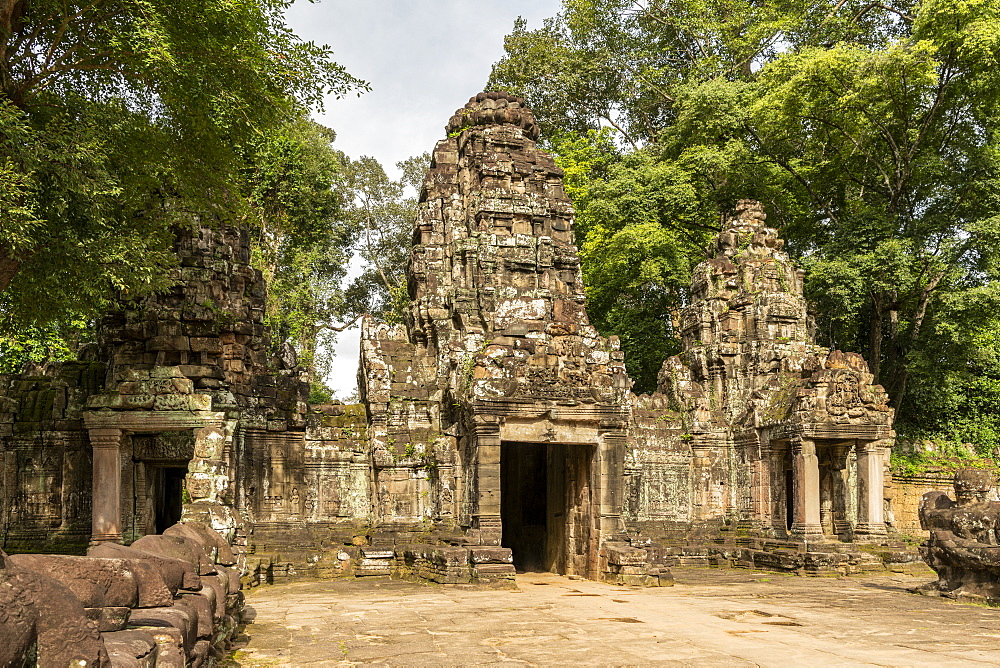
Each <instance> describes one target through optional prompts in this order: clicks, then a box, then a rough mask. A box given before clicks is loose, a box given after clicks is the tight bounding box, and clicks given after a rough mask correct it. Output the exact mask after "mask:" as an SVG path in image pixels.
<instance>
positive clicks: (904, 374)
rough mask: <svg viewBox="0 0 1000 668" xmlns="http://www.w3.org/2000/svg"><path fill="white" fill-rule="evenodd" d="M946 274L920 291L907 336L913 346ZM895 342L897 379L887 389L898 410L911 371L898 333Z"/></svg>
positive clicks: (933, 277) (934, 277) (892, 402)
mask: <svg viewBox="0 0 1000 668" xmlns="http://www.w3.org/2000/svg"><path fill="white" fill-rule="evenodd" d="M944 275H945V272H944V271H939V272H938V273H936V274H934V275H932V276H931V277H930V280H929V281H927V284H926V285H925V286H924V287H923V289H922V290H921V291H920V297H919V298H918V299H917V308H916V311H914V313H913V324H912V325H911V326H910V331H909V334H908V335H907V342H908V343H909V344H910V345H912V344H913V343H914V342H916V340H917V337H919V335H920V330H921V328H922V327H923V325H924V319H925V318H926V317H927V307H928V305H929V304H930V301H931V297H932V296H933V294H934V290H935V289H936V288H937V286H938V284H939V283H940V282H941V279H942V278H944ZM894 338H895V341H893V351H894V353H895V362H896V364H895V365H894V366H895V367H896V368H897V370H896V377H895V379H894V381H895V382H894V383H893V387H892V388H891V389H889V388H886V389H887V390H888V391H889V399H890V403H891V404H892V405H893V406H894V407H895V408H896V409H897V410H898V409H899V408H900V407H901V406H902V404H903V398H904V397H905V396H906V383H907V380H908V379H909V378H908V376H909V370H908V369H907V368H906V352H907V351H906V350H905V349H904V346H903V342H902V341H901V338H902V337H900V336H899V335H898V333H897V335H896V336H895V337H894Z"/></svg>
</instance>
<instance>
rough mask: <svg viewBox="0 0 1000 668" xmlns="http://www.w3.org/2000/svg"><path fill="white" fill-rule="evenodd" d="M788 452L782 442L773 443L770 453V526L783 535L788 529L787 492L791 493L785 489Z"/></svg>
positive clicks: (776, 532) (779, 534)
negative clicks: (786, 514) (786, 518)
mask: <svg viewBox="0 0 1000 668" xmlns="http://www.w3.org/2000/svg"><path fill="white" fill-rule="evenodd" d="M787 453H788V449H787V448H786V447H781V446H780V444H777V445H776V444H774V443H772V444H771V448H770V452H769V453H768V473H769V476H768V484H769V485H770V489H769V501H770V503H769V504H768V512H769V517H770V523H769V526H770V527H771V530H772V531H773V532H774V533H775V535H778V536H783V535H785V532H786V531H788V526H787V525H786V523H785V521H786V520H785V508H786V507H787V504H786V501H785V499H786V497H785V495H786V494H791V493H792V492H791V490H786V489H785V455H786V454H787Z"/></svg>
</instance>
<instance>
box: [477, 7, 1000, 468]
mask: <svg viewBox="0 0 1000 668" xmlns="http://www.w3.org/2000/svg"><path fill="white" fill-rule="evenodd" d="M998 24H1000V2H998V1H997V0H970V1H969V2H962V3H955V2H950V1H947V0H927V1H924V2H920V3H917V2H893V3H886V4H880V5H873V4H870V3H865V2H860V1H859V2H852V1H849V2H840V1H839V0H838V1H837V2H816V1H811V2H805V1H779V2H774V3H757V2H750V1H749V0H746V1H745V0H720V1H719V2H711V3H704V2H700V0H676V1H670V2H667V1H665V0H655V1H653V2H645V3H639V2H633V1H631V0H564V3H563V12H562V13H561V14H560V15H558V16H557V17H555V18H553V19H550V20H548V21H547V22H546V23H545V25H544V26H543V27H542V28H541V29H537V30H528V28H527V26H526V25H525V24H524V23H523V22H520V23H518V24H516V25H515V28H514V31H513V33H511V35H510V36H508V38H507V41H506V51H507V52H506V55H505V56H504V58H503V59H501V60H500V61H499V62H498V63H497V64H496V65H495V66H494V70H493V73H492V76H491V79H490V83H489V86H490V87H491V88H505V89H507V90H510V91H511V92H514V93H517V94H521V95H524V96H525V97H527V99H528V102H529V104H530V105H531V106H532V108H533V110H534V111H535V114H536V116H537V118H538V119H539V120H540V122H541V124H542V125H543V131H544V132H545V133H546V134H547V135H548V136H549V137H551V138H552V139H550V145H551V147H552V148H553V149H554V150H555V151H556V152H557V153H558V154H559V160H560V164H562V165H563V166H564V168H566V169H567V175H568V182H567V191H568V193H569V194H570V196H571V197H572V198H573V200H574V203H575V204H576V206H577V209H578V212H579V225H578V229H577V232H578V242H579V243H580V246H581V249H582V257H583V261H584V276H585V280H586V281H587V289H588V297H589V301H590V309H591V314H592V316H593V319H594V322H595V324H596V325H597V326H598V328H599V329H600V330H601V332H602V333H604V334H618V335H620V336H621V337H622V339H623V342H624V343H625V348H626V356H627V357H626V359H627V360H628V359H629V358H634V357H638V359H637V360H635V361H630V362H629V369H630V372H631V373H632V374H634V375H635V376H636V378H637V380H638V389H648V388H649V387H650V383H651V382H652V380H653V378H654V377H655V373H654V370H655V368H656V366H657V365H658V362H657V361H656V358H657V357H660V356H661V355H664V354H666V353H667V352H669V351H671V350H676V349H677V336H676V331H675V328H674V327H671V323H672V322H676V318H677V314H678V311H679V309H680V307H681V306H683V305H684V304H685V303H686V301H685V300H686V292H685V291H686V283H687V279H688V272H689V270H690V268H691V267H692V266H693V265H694V264H695V263H697V262H698V261H699V260H700V259H701V258H702V253H701V248H702V243H703V241H704V240H705V239H706V237H707V236H708V234H709V233H710V231H711V230H712V228H713V227H718V224H719V222H718V221H719V220H720V216H721V215H722V214H723V213H724V212H725V211H727V210H728V209H729V208H730V207H732V205H733V204H734V202H735V200H736V199H739V198H744V197H749V198H755V199H759V200H761V201H762V202H763V203H764V205H765V208H766V210H767V211H768V216H769V218H768V223H769V224H771V225H773V226H775V227H778V228H779V229H780V231H781V234H782V236H783V237H785V238H786V239H787V241H788V246H787V248H788V250H789V252H790V253H791V254H792V256H793V257H794V258H795V259H796V260H797V261H798V262H799V263H800V264H801V266H803V267H804V268H805V269H806V270H807V272H808V275H807V280H806V286H807V297H808V298H809V299H810V301H811V302H812V303H813V305H814V308H815V311H816V317H817V325H818V333H819V339H820V342H821V343H824V344H827V345H831V346H835V347H839V348H842V349H845V350H853V351H859V352H862V353H863V354H864V355H865V356H866V358H867V359H868V360H869V362H870V364H871V368H872V371H873V373H874V374H875V376H876V378H877V381H878V382H881V383H883V384H884V385H885V386H886V389H887V390H888V391H889V394H890V397H891V401H892V403H893V405H894V406H895V407H896V409H897V425H896V426H897V430H898V431H899V432H900V433H901V434H902V435H904V436H906V437H910V436H913V437H918V436H919V437H923V436H926V435H929V434H930V435H935V436H936V437H941V438H948V439H962V440H966V439H967V440H968V441H969V442H974V443H976V444H977V446H979V447H980V448H985V449H989V448H991V447H995V445H996V442H997V434H998V433H1000V430H998V426H997V425H998V422H997V418H996V415H998V414H1000V410H998V409H1000V403H998V402H997V396H998V395H997V378H998V376H1000V375H998V373H997V362H996V360H997V357H998V354H1000V353H998V351H1000V343H998V341H997V340H996V338H995V337H993V336H989V335H988V333H990V332H993V331H996V330H997V328H998V327H1000V289H998V288H997V280H998V278H1000V276H998V270H1000V261H998V258H1000V216H998V214H997V212H998V211H1000V199H998V195H1000V179H998V176H1000V172H998V161H997V159H998V156H1000V154H998V152H997V150H996V140H997V136H998V135H997V132H998V129H1000V68H998V67H997V64H998V59H1000V36H998V35H1000V33H998V32H997V31H996V30H995V26H996V25H998ZM602 128H604V129H603V130H602ZM612 139H613V141H612ZM622 147H628V148H627V149H624V148H622ZM647 341H653V342H657V341H658V342H659V343H656V344H655V345H652V346H649V347H644V346H643V343H644V342H647ZM643 356H645V358H643ZM661 359H662V358H661Z"/></svg>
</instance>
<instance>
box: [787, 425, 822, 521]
mask: <svg viewBox="0 0 1000 668" xmlns="http://www.w3.org/2000/svg"><path fill="white" fill-rule="evenodd" d="M792 494H793V505H792V509H793V513H792V535H793V536H796V537H798V538H811V539H818V538H822V536H823V527H822V525H821V524H820V521H819V457H817V456H816V443H815V442H814V441H813V440H811V439H807V438H802V439H798V440H795V441H792Z"/></svg>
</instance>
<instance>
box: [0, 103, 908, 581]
mask: <svg viewBox="0 0 1000 668" xmlns="http://www.w3.org/2000/svg"><path fill="white" fill-rule="evenodd" d="M447 133H448V136H447V138H446V139H444V140H442V141H440V142H439V143H438V145H437V147H436V148H435V150H434V153H433V159H432V163H431V168H430V170H429V172H428V174H427V177H426V179H425V181H424V187H423V191H422V193H421V204H420V214H419V219H418V221H417V224H416V227H415V229H414V232H413V248H412V254H411V260H410V264H409V267H408V270H407V272H408V273H407V276H408V287H409V292H410V297H411V300H412V301H411V305H410V308H409V311H408V313H407V314H406V318H405V323H404V324H402V325H398V326H387V325H382V324H376V323H374V322H371V321H367V322H365V323H364V326H363V333H362V351H361V368H360V371H359V381H360V390H361V397H362V402H363V403H362V404H361V405H355V406H343V405H330V406H309V405H308V404H307V403H306V400H307V396H308V395H307V389H308V384H307V382H306V381H307V380H308V375H307V373H306V371H305V370H304V369H302V368H300V367H299V366H298V365H297V363H296V360H295V359H294V354H293V353H292V352H291V351H290V350H288V349H285V350H284V351H283V352H280V353H279V354H273V352H272V351H273V346H272V344H271V340H270V333H269V331H268V328H267V327H266V326H265V325H264V324H263V312H264V311H263V309H264V296H265V289H266V286H265V284H264V282H263V279H262V278H261V275H260V273H259V272H258V271H256V270H254V269H252V268H251V267H250V263H249V238H248V236H247V233H246V232H245V231H239V230H235V229H230V228H227V227H219V228H216V229H207V228H205V229H199V230H194V231H189V232H185V233H183V234H180V235H179V237H178V241H177V246H176V250H177V254H178V257H179V259H180V269H179V270H178V273H177V277H176V278H177V281H176V285H175V287H174V288H173V289H172V290H171V291H169V292H167V293H166V294H161V295H157V296H153V297H148V298H145V299H142V300H138V301H135V302H132V303H131V304H130V305H129V307H128V308H126V309H124V310H122V311H120V312H116V313H112V314H109V315H108V316H107V317H106V318H104V320H103V321H102V322H101V323H100V324H99V330H98V339H99V342H98V344H97V346H96V347H95V348H94V349H92V350H89V351H86V355H84V357H85V360H84V361H80V362H73V363H65V364H61V365H55V366H49V367H46V368H45V369H40V370H37V373H35V374H34V375H29V374H24V375H19V376H6V377H2V378H0V381H2V382H0V458H2V462H3V469H2V487H0V547H2V548H3V549H4V550H5V551H7V552H48V553H53V552H62V553H69V554H78V555H79V554H84V553H85V552H86V551H87V549H88V546H89V545H98V546H100V545H105V546H106V545H109V544H116V543H124V544H131V543H133V542H134V541H136V540H140V539H143V538H142V537H144V536H149V535H153V534H160V533H163V532H164V531H166V530H167V528H168V527H171V526H172V525H174V524H175V523H176V522H178V521H181V522H182V523H187V522H193V521H198V522H202V523H204V524H205V525H207V526H210V527H212V528H214V529H215V530H216V531H217V532H219V533H220V534H221V535H223V536H224V537H225V539H226V542H227V544H229V545H231V546H232V547H233V550H234V553H235V554H236V555H237V556H238V558H239V563H240V567H241V568H242V570H243V572H244V582H245V583H254V582H258V581H262V580H265V579H274V578H280V577H284V576H289V575H293V574H296V573H308V574H312V575H337V574H355V575H389V574H394V575H397V576H400V577H419V578H426V579H431V580H435V581H438V582H447V583H458V582H466V583H478V584H480V585H484V586H501V587H502V586H510V585H511V583H512V578H513V574H514V572H515V568H521V569H545V570H551V571H555V572H558V573H565V574H577V575H581V576H585V577H588V578H595V579H607V580H609V581H613V582H618V583H622V584H656V583H659V582H666V581H667V579H668V578H669V572H668V571H667V570H666V568H667V567H669V566H670V565H671V564H675V563H730V564H744V565H754V566H757V567H764V568H779V569H786V570H803V569H804V570H824V569H829V570H834V571H839V572H854V571H856V570H859V569H862V568H877V567H881V565H882V561H880V560H879V558H877V557H876V556H873V554H872V553H871V550H858V549H855V547H854V546H856V545H857V544H858V543H861V542H866V541H867V542H869V543H872V542H874V543H875V544H883V545H885V544H889V541H887V537H886V535H887V523H886V521H887V516H886V514H885V511H886V508H887V507H888V508H889V510H890V511H891V506H890V505H889V499H890V498H891V494H890V492H891V486H890V485H889V478H888V476H887V473H886V471H887V453H888V451H889V449H890V448H891V446H892V442H893V437H894V433H893V431H892V410H891V409H890V408H888V406H887V397H886V394H885V392H884V391H883V390H882V388H881V387H880V386H878V385H873V384H872V375H871V374H870V373H869V371H868V368H867V365H866V364H865V362H864V360H863V359H862V358H861V357H860V356H858V355H856V354H853V353H842V352H839V351H830V350H827V349H825V348H822V347H819V346H817V345H815V344H814V335H813V331H812V324H811V321H810V319H809V316H808V314H807V311H806V303H805V300H804V299H803V296H802V282H803V273H802V272H801V271H800V270H798V269H796V268H795V266H794V265H793V264H792V263H791V261H790V260H789V258H788V256H787V255H786V254H785V253H784V252H783V251H782V241H781V240H780V239H779V238H778V236H777V232H776V231H775V230H774V229H772V228H769V227H767V226H766V224H765V216H764V213H763V211H762V209H761V207H760V205H759V204H757V203H756V202H753V201H748V200H745V201H741V202H739V203H738V205H737V207H736V210H735V212H734V213H733V214H732V215H731V216H730V217H729V218H728V219H727V222H726V224H725V225H724V228H725V229H724V230H723V231H722V232H721V233H720V234H719V235H718V237H717V238H716V240H715V241H714V242H713V244H712V245H711V247H710V248H709V249H708V254H707V259H706V260H705V261H704V262H702V263H701V264H699V265H698V266H697V268H696V269H695V271H694V276H693V281H692V291H691V303H690V305H688V306H687V307H686V308H685V309H684V310H683V312H682V313H681V314H680V325H681V334H682V336H683V353H682V354H681V355H679V356H678V357H674V358H671V359H669V360H666V361H665V362H664V365H663V368H662V371H661V372H660V376H659V387H658V389H657V391H656V392H655V393H653V394H652V395H643V396H635V395H634V394H633V393H632V392H631V390H630V388H631V385H632V383H631V381H630V379H629V377H628V375H627V373H626V370H625V365H624V355H623V353H622V351H621V350H620V347H619V343H618V340H617V338H616V337H613V336H612V337H604V336H601V335H600V334H599V333H598V332H597V331H596V329H595V328H594V327H593V326H592V325H591V324H590V323H589V321H588V318H587V311H586V296H585V292H584V286H583V283H582V280H581V271H580V260H579V255H578V252H577V248H576V246H575V245H574V238H573V208H572V206H571V204H570V202H569V200H568V198H567V197H566V194H565V192H564V190H563V185H562V172H561V170H560V169H559V168H558V167H557V166H556V164H555V163H554V161H553V158H552V157H551V156H550V155H548V154H546V153H545V152H543V151H541V150H539V149H538V148H537V146H536V144H535V141H536V140H537V138H538V133H539V129H538V126H537V124H536V123H535V121H534V119H533V117H532V114H531V112H530V111H529V110H528V109H527V108H526V107H525V106H524V103H523V101H521V100H520V99H518V98H514V97H511V96H509V95H506V94H503V93H489V94H485V93H483V94H479V95H477V96H476V97H474V98H473V99H471V100H470V101H469V103H468V104H467V105H465V107H464V108H462V109H460V110H458V112H457V113H456V114H455V115H454V116H453V117H452V118H451V120H450V121H449V123H448V126H447ZM897 519H899V518H897ZM890 548H891V545H890ZM94 549H96V548H91V552H92V554H93V555H94V556H95V557H96V556H100V553H94V552H93V550H94Z"/></svg>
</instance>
